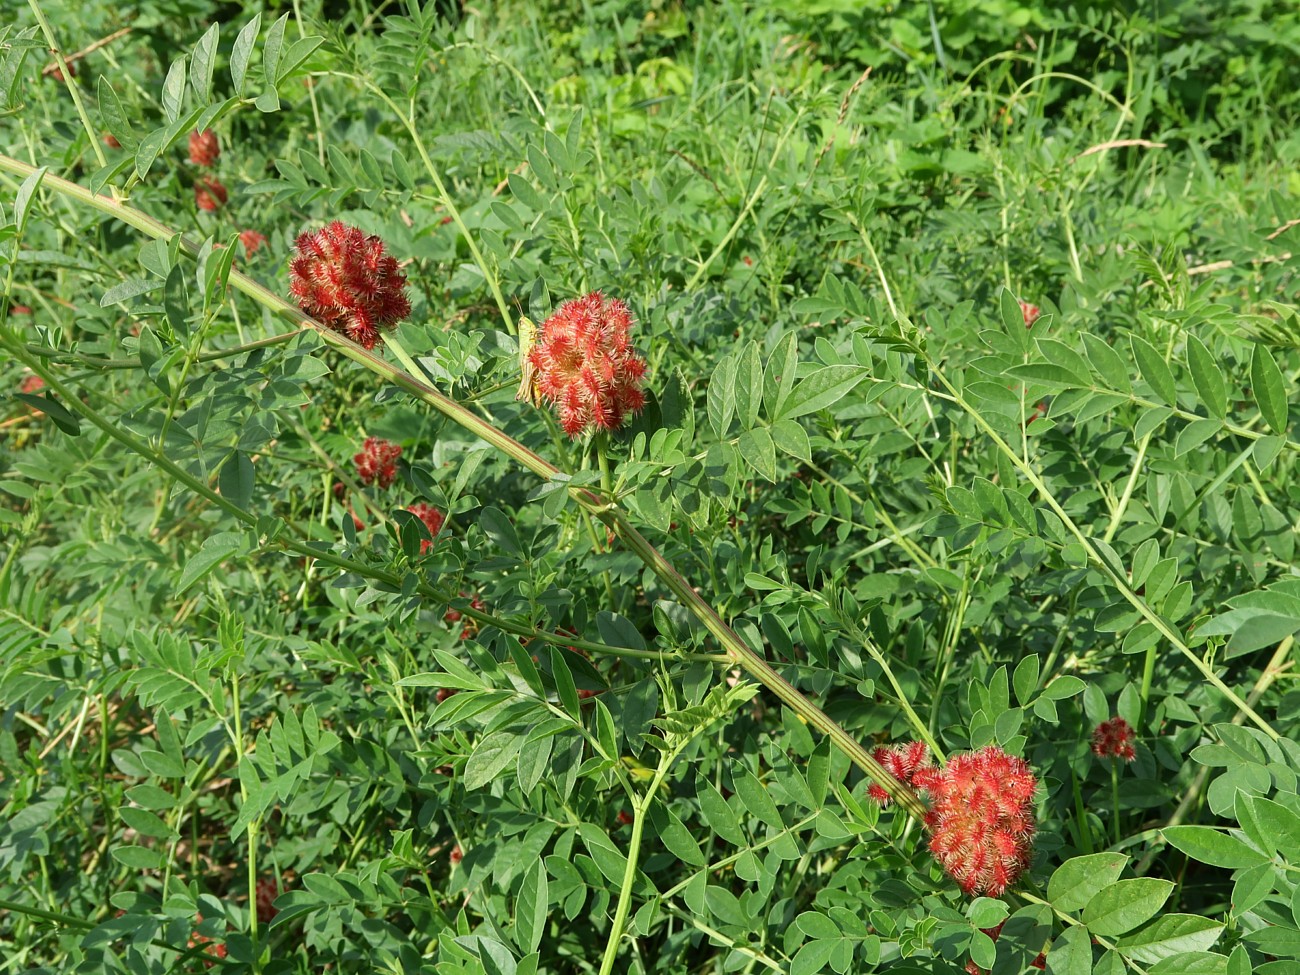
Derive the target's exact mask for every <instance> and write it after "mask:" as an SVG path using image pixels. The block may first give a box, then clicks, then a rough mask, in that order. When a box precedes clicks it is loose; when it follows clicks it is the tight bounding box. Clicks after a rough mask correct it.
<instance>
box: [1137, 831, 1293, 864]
mask: <svg viewBox="0 0 1300 975" xmlns="http://www.w3.org/2000/svg"><path fill="white" fill-rule="evenodd" d="M1163 833H1164V837H1165V839H1166V840H1168V841H1169V843H1170V844H1171V845H1172V846H1173V847H1174V848H1175V849H1178V850H1181V851H1182V852H1183V853H1186V854H1187V855H1188V856H1189V857H1191V858H1192V859H1193V860H1197V861H1199V862H1201V863H1208V864H1210V865H1211V866H1214V867H1228V868H1230V869H1236V868H1237V867H1252V866H1254V865H1255V864H1257V863H1263V862H1265V861H1266V860H1268V857H1266V856H1265V855H1264V854H1262V853H1259V852H1258V851H1256V850H1252V849H1251V848H1250V847H1249V846H1247V845H1246V844H1245V843H1244V842H1242V841H1241V840H1239V839H1237V837H1235V836H1230V835H1229V834H1227V833H1224V832H1221V831H1219V830H1217V829H1215V828H1214V827H1212V826H1169V827H1166V828H1165V829H1164V830H1163Z"/></svg>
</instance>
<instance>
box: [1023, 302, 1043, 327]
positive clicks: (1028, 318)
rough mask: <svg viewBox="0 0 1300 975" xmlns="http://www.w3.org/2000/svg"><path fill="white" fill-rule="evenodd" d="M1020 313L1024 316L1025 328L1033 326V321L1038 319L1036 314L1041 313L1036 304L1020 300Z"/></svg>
mask: <svg viewBox="0 0 1300 975" xmlns="http://www.w3.org/2000/svg"><path fill="white" fill-rule="evenodd" d="M1020 314H1022V315H1024V316H1025V328H1033V327H1034V322H1036V321H1038V316H1039V315H1041V314H1042V311H1041V310H1040V309H1039V307H1038V306H1037V305H1031V304H1030V303H1029V302H1027V301H1022V302H1021V303H1020Z"/></svg>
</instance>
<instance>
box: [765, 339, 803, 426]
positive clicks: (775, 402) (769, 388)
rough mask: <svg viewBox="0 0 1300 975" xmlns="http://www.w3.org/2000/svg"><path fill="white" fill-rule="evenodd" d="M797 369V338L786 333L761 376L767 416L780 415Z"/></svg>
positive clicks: (769, 358)
mask: <svg viewBox="0 0 1300 975" xmlns="http://www.w3.org/2000/svg"><path fill="white" fill-rule="evenodd" d="M798 369H799V337H798V335H797V334H796V333H794V332H786V333H785V335H783V336H782V337H781V341H780V342H778V343H777V345H776V348H775V349H773V350H772V354H771V355H770V356H769V357H768V360H767V369H766V371H765V372H764V374H763V389H764V393H763V407H764V409H766V410H767V415H768V416H770V417H774V416H780V415H781V409H782V407H783V406H784V405H785V401H786V399H787V398H788V397H789V395H790V390H792V389H794V377H795V373H796V372H797V371H798ZM778 446H779V443H778Z"/></svg>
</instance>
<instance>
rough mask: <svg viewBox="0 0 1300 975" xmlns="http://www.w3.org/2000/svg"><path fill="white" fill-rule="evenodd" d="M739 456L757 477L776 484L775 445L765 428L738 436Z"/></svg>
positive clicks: (755, 428)
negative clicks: (756, 473) (755, 472)
mask: <svg viewBox="0 0 1300 975" xmlns="http://www.w3.org/2000/svg"><path fill="white" fill-rule="evenodd" d="M738 446H739V447H740V456H742V457H743V458H745V462H746V463H747V464H749V466H750V467H752V468H753V469H754V470H755V471H757V472H758V474H759V476H760V477H762V478H764V479H765V480H767V481H770V482H772V483H773V484H775V483H776V445H775V444H774V443H773V441H772V434H771V433H770V432H768V429H767V427H754V429H752V430H746V431H745V432H744V433H742V434H741V435H740V442H739V444H738Z"/></svg>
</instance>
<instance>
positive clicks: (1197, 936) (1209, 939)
mask: <svg viewBox="0 0 1300 975" xmlns="http://www.w3.org/2000/svg"><path fill="white" fill-rule="evenodd" d="M1142 879H1146V878H1142ZM1170 886H1171V887H1172V886H1173V885H1172V884H1171V885H1170ZM1160 903H1161V904H1163V903H1164V898H1161V899H1160ZM1158 909H1159V905H1157V910H1158ZM1092 930H1094V931H1095V929H1092ZM1222 931H1223V925H1222V924H1219V923H1218V922H1216V921H1211V920H1210V919H1209V918H1207V917H1199V916H1197V915H1195V914H1166V915H1165V916H1164V917H1161V918H1158V919H1157V920H1155V921H1153V922H1152V923H1151V924H1148V925H1147V926H1146V927H1145V928H1143V929H1142V930H1141V931H1137V932H1135V933H1133V934H1130V935H1129V936H1128V937H1126V938H1122V939H1121V940H1120V941H1118V942H1116V944H1115V949H1116V950H1117V951H1118V952H1119V953H1120V954H1122V955H1124V956H1125V957H1126V958H1130V959H1132V960H1133V961H1135V962H1137V963H1138V964H1140V965H1152V964H1154V963H1156V962H1158V961H1160V960H1162V959H1164V958H1169V957H1171V956H1173V955H1177V954H1181V953H1183V952H1189V951H1205V950H1207V949H1208V948H1209V947H1210V946H1211V945H1213V944H1214V942H1216V941H1218V940H1219V934H1220V933H1221V932H1222Z"/></svg>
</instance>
